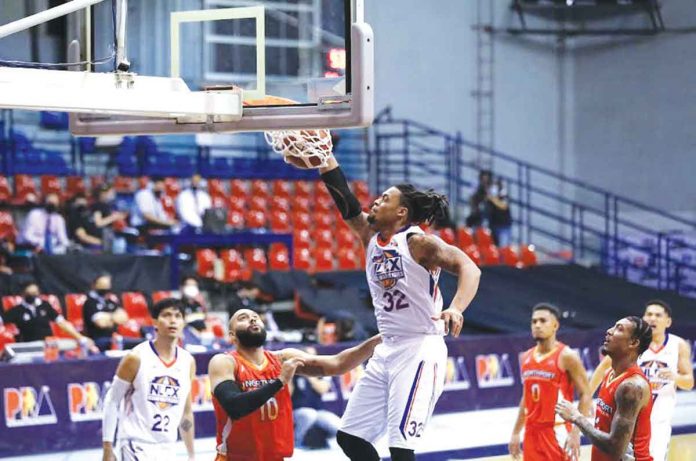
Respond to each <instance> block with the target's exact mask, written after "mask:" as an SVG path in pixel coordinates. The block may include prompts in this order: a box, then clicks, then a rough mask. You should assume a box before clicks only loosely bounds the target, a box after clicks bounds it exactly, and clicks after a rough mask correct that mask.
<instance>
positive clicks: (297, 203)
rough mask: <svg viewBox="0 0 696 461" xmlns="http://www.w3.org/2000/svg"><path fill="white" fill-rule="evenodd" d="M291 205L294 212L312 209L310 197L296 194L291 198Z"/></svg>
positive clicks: (305, 211)
mask: <svg viewBox="0 0 696 461" xmlns="http://www.w3.org/2000/svg"><path fill="white" fill-rule="evenodd" d="M290 206H291V208H292V211H293V213H300V212H301V213H309V212H310V210H311V205H310V202H309V198H307V197H302V196H299V195H294V196H293V197H292V198H291V199H290Z"/></svg>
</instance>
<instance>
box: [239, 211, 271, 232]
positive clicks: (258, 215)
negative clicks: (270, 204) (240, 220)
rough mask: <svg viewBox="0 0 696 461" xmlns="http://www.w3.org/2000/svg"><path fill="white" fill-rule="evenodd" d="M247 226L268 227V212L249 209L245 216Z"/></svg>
mask: <svg viewBox="0 0 696 461" xmlns="http://www.w3.org/2000/svg"><path fill="white" fill-rule="evenodd" d="M244 219H245V221H246V227H249V228H251V229H260V228H263V227H266V214H265V213H264V212H263V211H259V210H249V211H247V213H246V215H245V216H244Z"/></svg>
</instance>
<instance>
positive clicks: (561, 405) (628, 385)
mask: <svg viewBox="0 0 696 461" xmlns="http://www.w3.org/2000/svg"><path fill="white" fill-rule="evenodd" d="M615 398H616V413H614V417H613V419H612V421H611V428H610V429H609V433H608V434H607V433H606V432H602V431H600V430H599V429H597V428H595V427H594V425H593V422H592V420H590V419H589V418H586V417H585V416H583V415H582V414H581V413H580V412H579V411H578V410H577V409H576V408H575V406H574V405H573V404H572V403H571V402H568V401H565V400H563V401H560V402H558V403H557V404H556V413H558V414H559V415H560V416H561V418H563V419H564V420H566V421H570V422H572V423H573V424H575V425H576V426H578V427H579V428H580V431H582V433H583V434H585V436H586V437H587V438H588V439H590V442H591V443H592V445H594V446H596V447H597V448H599V449H600V450H602V451H603V452H605V453H607V454H608V455H610V456H612V457H614V458H616V459H619V458H620V457H621V456H622V455H623V454H624V453H625V452H626V448H628V443H629V442H630V440H631V437H633V430H634V428H635V426H636V420H637V419H638V414H639V413H640V410H641V409H642V408H643V407H644V406H645V405H647V404H648V401H649V399H650V398H651V397H650V389H649V388H648V384H647V383H646V382H645V381H644V380H643V379H640V378H633V377H632V378H629V379H627V380H626V381H624V382H622V383H621V384H620V385H619V387H618V389H617V390H616V397H615Z"/></svg>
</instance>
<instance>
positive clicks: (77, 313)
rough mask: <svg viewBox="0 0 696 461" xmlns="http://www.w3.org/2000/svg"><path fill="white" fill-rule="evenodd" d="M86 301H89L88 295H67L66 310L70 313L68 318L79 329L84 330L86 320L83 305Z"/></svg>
mask: <svg viewBox="0 0 696 461" xmlns="http://www.w3.org/2000/svg"><path fill="white" fill-rule="evenodd" d="M85 301H87V295H83V294H68V295H65V310H66V311H67V313H68V317H67V318H68V320H69V321H70V323H72V324H73V326H74V327H75V329H77V331H82V330H83V329H84V327H85V322H84V319H83V318H82V306H84V305H85Z"/></svg>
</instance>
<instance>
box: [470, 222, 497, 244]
mask: <svg viewBox="0 0 696 461" xmlns="http://www.w3.org/2000/svg"><path fill="white" fill-rule="evenodd" d="M474 237H475V238H476V245H478V246H479V248H481V247H487V246H489V245H494V243H493V236H492V235H491V231H490V230H489V229H486V228H485V227H479V228H478V229H476V232H474Z"/></svg>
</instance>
